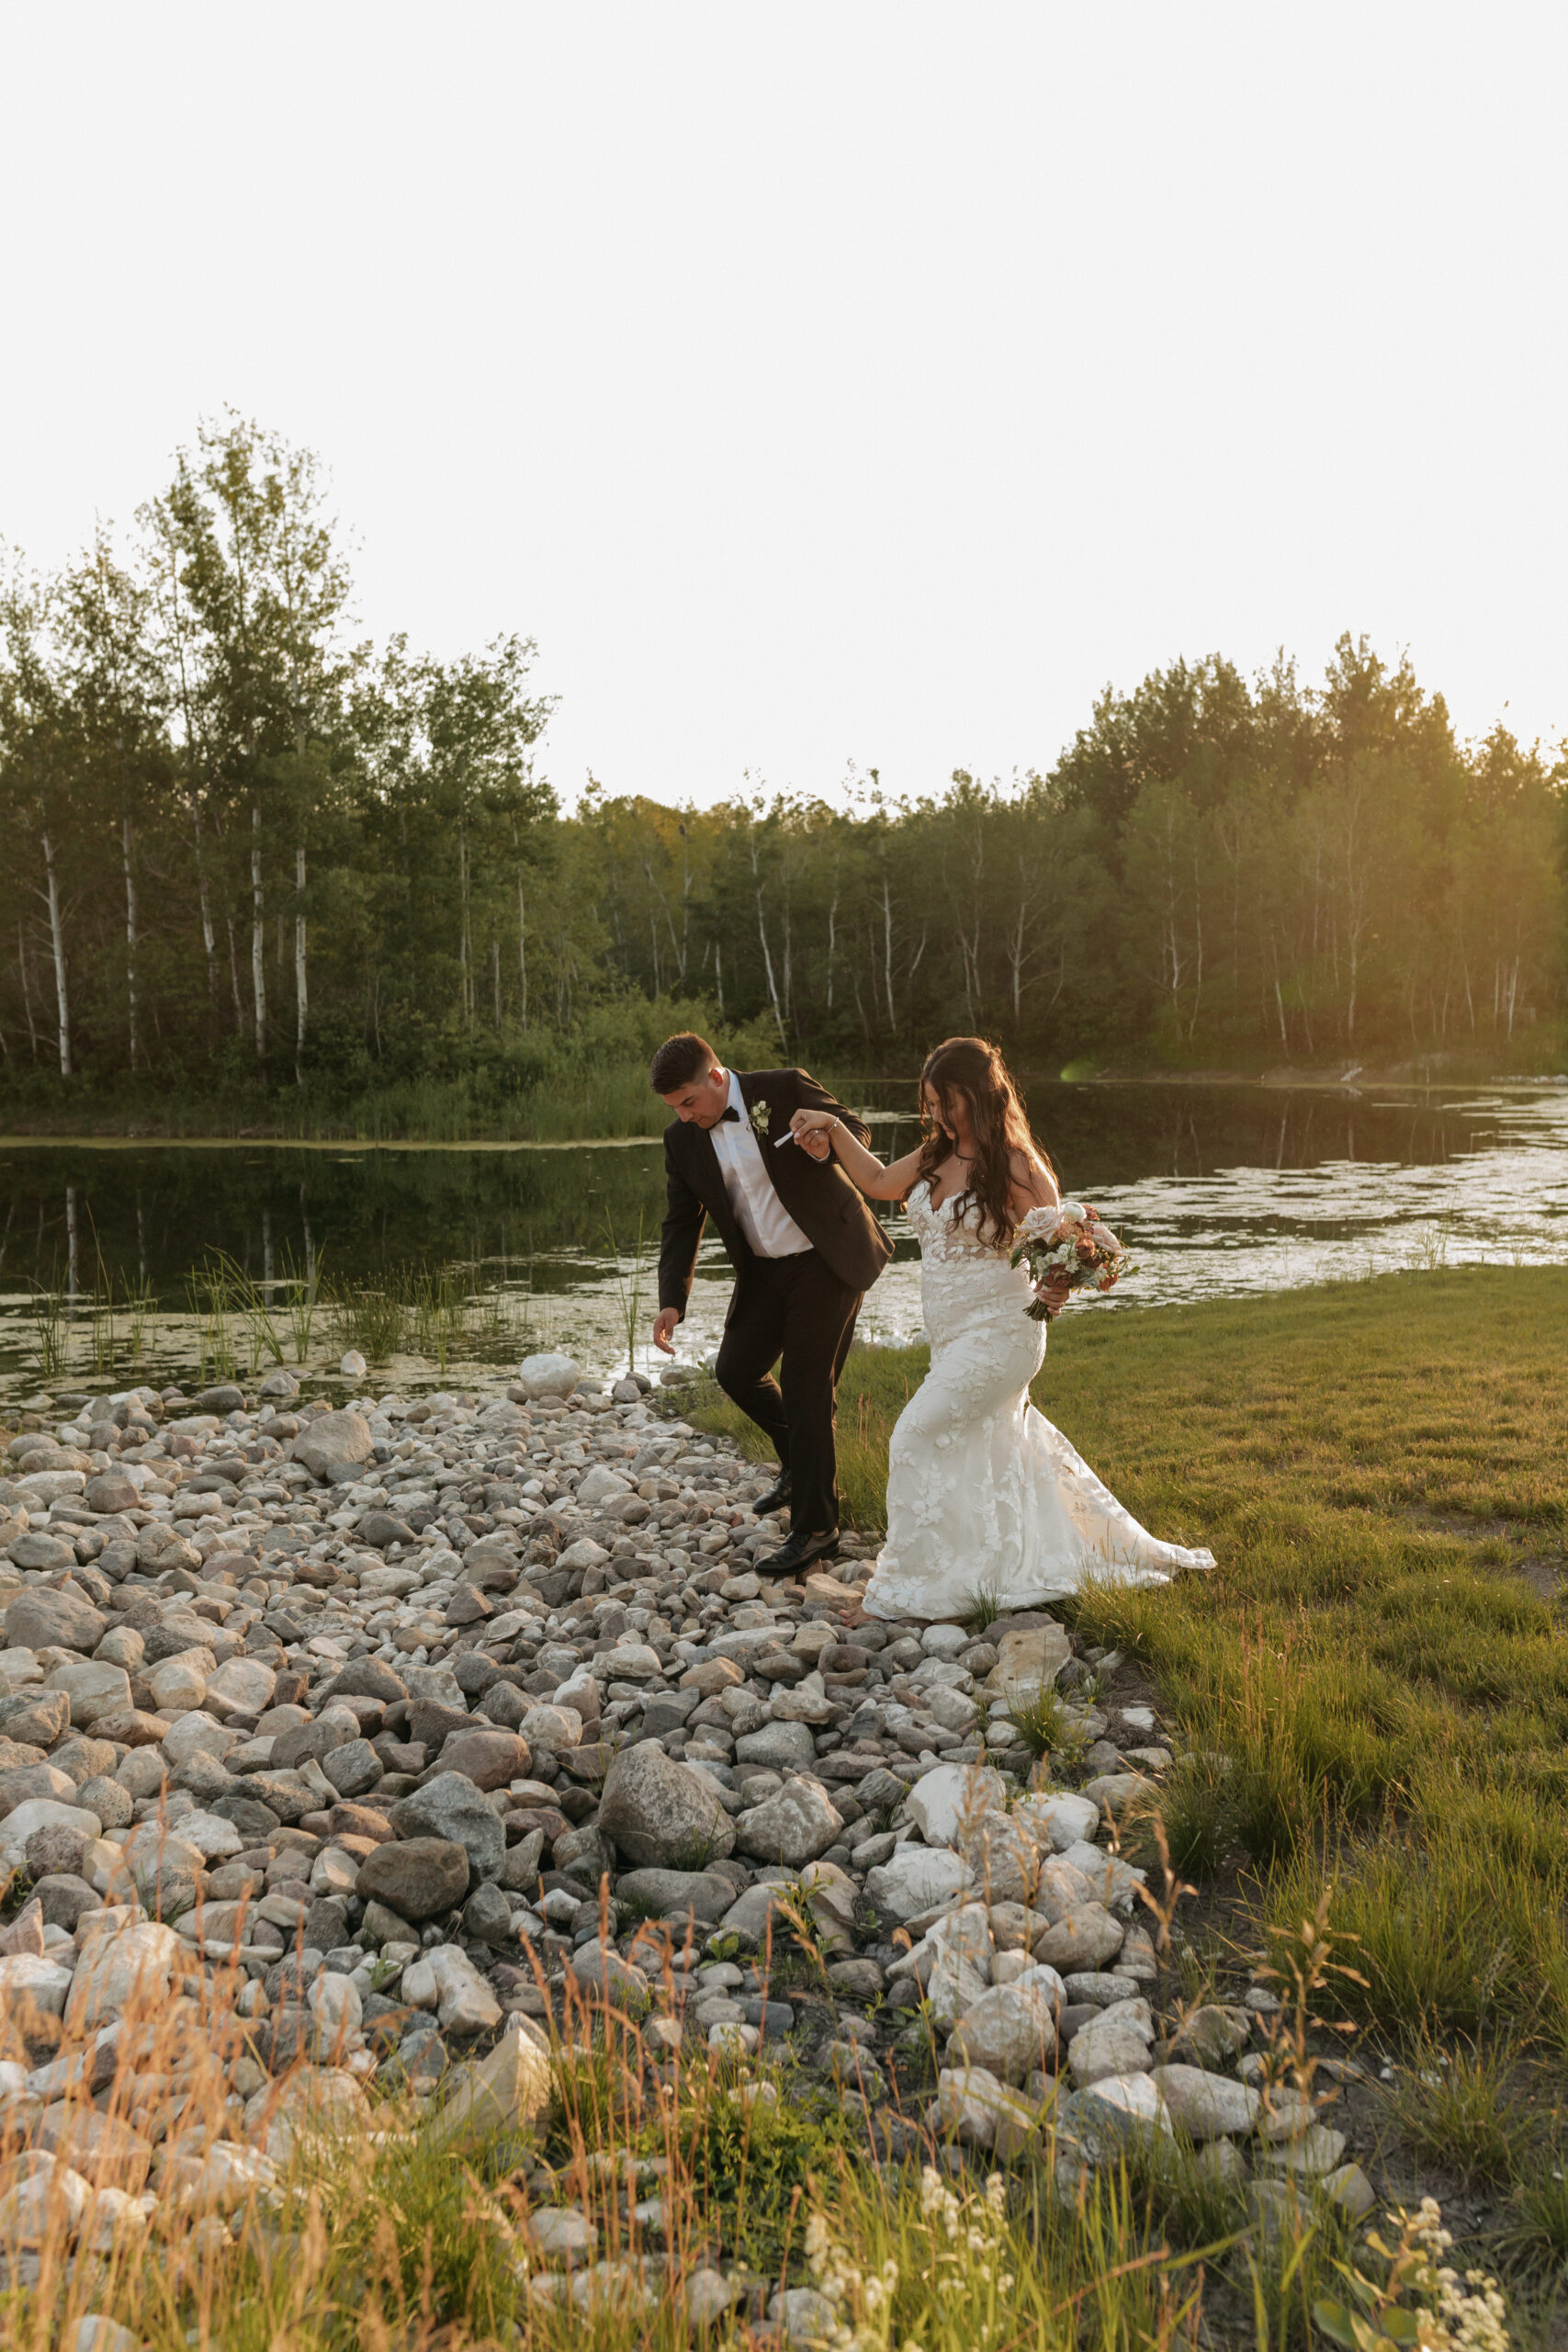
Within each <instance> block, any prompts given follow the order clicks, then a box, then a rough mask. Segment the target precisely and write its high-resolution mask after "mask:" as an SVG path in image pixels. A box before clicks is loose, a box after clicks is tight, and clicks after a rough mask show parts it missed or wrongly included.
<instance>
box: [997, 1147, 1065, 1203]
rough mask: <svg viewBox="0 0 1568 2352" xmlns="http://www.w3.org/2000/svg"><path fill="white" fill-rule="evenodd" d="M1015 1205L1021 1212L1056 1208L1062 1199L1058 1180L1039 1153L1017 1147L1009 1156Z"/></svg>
mask: <svg viewBox="0 0 1568 2352" xmlns="http://www.w3.org/2000/svg"><path fill="white" fill-rule="evenodd" d="M1008 1172H1009V1174H1010V1177H1011V1179H1012V1195H1013V1204H1014V1206H1015V1207H1017V1208H1019V1209H1020V1210H1026V1209H1043V1208H1055V1205H1056V1204H1057V1202H1058V1201H1059V1200H1060V1199H1061V1197H1062V1196H1061V1193H1059V1192H1058V1190H1057V1188H1056V1180H1055V1177H1054V1176H1053V1175H1052V1173H1051V1170H1049V1168H1047V1167H1046V1165H1045V1162H1044V1161H1043V1159H1041V1158H1040V1155H1039V1154H1038V1152H1033V1151H1025V1150H1024V1149H1023V1148H1022V1146H1021V1145H1019V1146H1015V1147H1014V1148H1013V1150H1012V1151H1011V1152H1010V1155H1009V1170H1008Z"/></svg>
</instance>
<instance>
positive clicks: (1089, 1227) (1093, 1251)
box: [1010, 1201, 1137, 1323]
mask: <svg viewBox="0 0 1568 2352" xmlns="http://www.w3.org/2000/svg"><path fill="white" fill-rule="evenodd" d="M1010 1263H1011V1264H1012V1265H1015V1266H1021V1265H1024V1264H1027V1265H1028V1268H1029V1280H1030V1283H1031V1285H1032V1288H1033V1292H1034V1300H1033V1304H1032V1306H1029V1307H1028V1308H1026V1310H1025V1312H1026V1313H1027V1314H1028V1315H1030V1316H1031V1317H1032V1318H1033V1320H1034V1321H1035V1322H1036V1323H1043V1322H1044V1320H1045V1315H1046V1307H1045V1286H1046V1284H1047V1283H1048V1282H1049V1281H1050V1279H1051V1277H1052V1275H1053V1274H1066V1277H1067V1288H1068V1290H1069V1291H1075V1290H1089V1289H1094V1290H1110V1289H1111V1285H1112V1284H1113V1283H1116V1282H1118V1281H1120V1279H1121V1277H1122V1275H1123V1274H1131V1273H1135V1272H1137V1268H1136V1267H1135V1266H1134V1265H1132V1264H1130V1263H1129V1261H1128V1257H1127V1252H1126V1251H1125V1250H1123V1248H1122V1244H1121V1242H1120V1241H1118V1239H1117V1238H1116V1236H1115V1235H1114V1234H1113V1233H1112V1232H1111V1227H1109V1226H1108V1225H1102V1224H1101V1223H1100V1213H1099V1211H1098V1210H1097V1209H1095V1208H1093V1207H1092V1206H1091V1205H1090V1204H1089V1202H1088V1201H1063V1202H1062V1203H1061V1204H1059V1206H1057V1207H1056V1208H1054V1209H1031V1210H1030V1212H1029V1215H1028V1216H1026V1217H1025V1218H1024V1220H1023V1223H1022V1224H1021V1226H1020V1227H1019V1228H1018V1240H1017V1242H1016V1243H1015V1244H1014V1247H1013V1252H1012V1257H1011V1259H1010Z"/></svg>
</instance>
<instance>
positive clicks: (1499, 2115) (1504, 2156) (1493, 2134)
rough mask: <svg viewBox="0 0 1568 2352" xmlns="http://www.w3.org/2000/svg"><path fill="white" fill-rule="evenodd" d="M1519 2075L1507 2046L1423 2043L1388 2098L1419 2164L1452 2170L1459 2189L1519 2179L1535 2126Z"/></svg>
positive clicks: (1513, 2053) (1514, 2056) (1514, 2055)
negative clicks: (1444, 2046) (1486, 2046)
mask: <svg viewBox="0 0 1568 2352" xmlns="http://www.w3.org/2000/svg"><path fill="white" fill-rule="evenodd" d="M1519 2074H1520V2062H1519V2056H1518V2053H1517V2051H1513V2050H1510V2049H1509V2048H1508V2047H1507V2046H1506V2045H1500V2046H1497V2047H1495V2048H1492V2049H1481V2050H1478V2049H1475V2048H1474V2047H1472V2046H1471V2045H1468V2044H1466V2043H1463V2042H1461V2043H1460V2044H1458V2045H1457V2046H1456V2047H1455V2048H1454V2049H1453V2050H1451V2051H1450V2050H1444V2049H1441V2048H1439V2047H1438V2044H1437V2043H1436V2042H1433V2041H1421V2042H1419V2043H1417V2044H1416V2048H1415V2049H1414V2050H1413V2051H1412V2052H1411V2055H1410V2064H1409V2065H1408V2066H1407V2067H1405V2068H1404V2069H1403V2070H1402V2071H1401V2072H1400V2073H1399V2075H1397V2077H1396V2079H1395V2083H1394V2087H1393V2095H1392V2097H1391V2099H1390V2105H1391V2107H1392V2108H1393V2114H1394V2117H1395V2120H1397V2123H1398V2126H1399V2135H1400V2138H1401V2140H1402V2141H1403V2142H1404V2145H1405V2147H1406V2148H1408V2149H1409V2150H1410V2152H1411V2154H1413V2155H1414V2156H1415V2157H1416V2160H1417V2162H1418V2163H1420V2164H1421V2165H1423V2167H1424V2168H1425V2167H1428V2166H1433V2165H1435V2166H1437V2167H1438V2168H1439V2169H1440V2170H1441V2171H1443V2172H1444V2173H1452V2174H1453V2175H1454V2176H1455V2177H1457V2178H1458V2179H1459V2181H1460V2183H1461V2186H1462V2187H1463V2188H1474V2187H1476V2186H1477V2185H1483V2186H1489V2187H1490V2186H1496V2185H1498V2184H1501V2183H1504V2182H1506V2181H1513V2180H1518V2179H1520V2178H1521V2177H1523V2176H1524V2174H1525V2171H1526V2167H1527V2165H1528V2161H1529V2154H1530V2151H1531V2148H1532V2145H1533V2144H1534V2142H1535V2138H1536V2131H1535V2126H1534V2119H1533V2116H1532V2114H1531V2111H1530V2110H1531V2101H1530V2099H1529V2093H1528V2090H1527V2089H1526V2087H1525V2086H1523V2085H1522V2084H1521V2082H1520V2081H1519V2079H1518V2077H1519Z"/></svg>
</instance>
